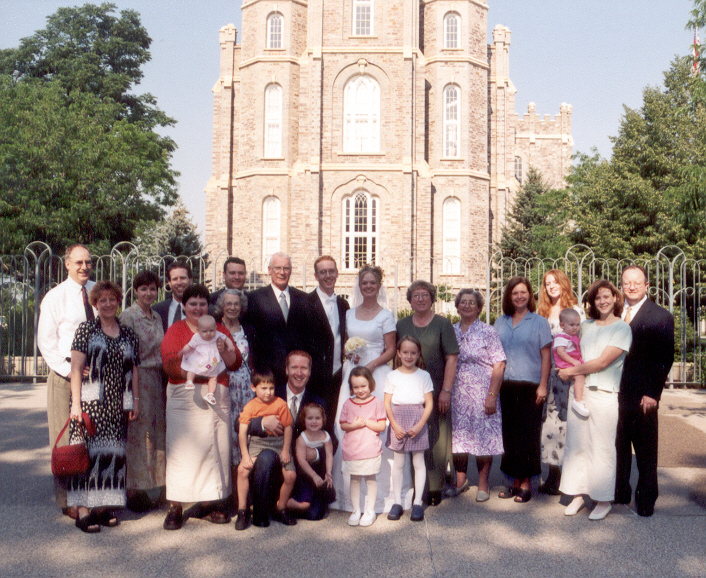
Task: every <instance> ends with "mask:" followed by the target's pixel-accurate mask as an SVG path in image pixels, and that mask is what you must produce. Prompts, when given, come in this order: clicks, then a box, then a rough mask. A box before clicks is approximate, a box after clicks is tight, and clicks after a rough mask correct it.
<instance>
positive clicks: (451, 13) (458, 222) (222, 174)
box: [206, 0, 573, 287]
mask: <svg viewBox="0 0 706 578" xmlns="http://www.w3.org/2000/svg"><path fill="white" fill-rule="evenodd" d="M487 13H488V5H487V4H486V3H485V1H484V0H386V1H385V2H384V3H383V2H376V0H244V1H243V5H242V26H243V31H242V40H241V42H240V44H239V43H238V33H237V31H236V29H235V27H234V26H233V25H232V24H231V25H228V26H224V27H223V28H222V29H221V30H220V32H219V35H220V47H221V50H220V77H219V78H218V80H217V82H216V84H215V86H214V88H213V92H214V124H213V174H212V177H211V179H210V180H209V182H208V184H207V186H206V243H207V245H208V246H209V248H210V251H211V254H212V255H214V254H216V255H218V254H219V253H220V255H222V256H223V258H225V256H226V255H227V254H231V255H237V256H240V257H242V258H244V259H245V260H246V261H247V262H248V263H249V267H248V269H249V270H252V271H253V272H255V273H258V272H263V271H266V262H267V259H268V258H269V256H270V255H271V254H272V253H274V252H275V251H284V252H286V253H289V254H291V255H292V257H293V260H294V273H293V275H294V276H293V281H294V282H295V283H296V284H299V285H301V284H302V275H303V270H304V268H306V275H307V276H308V279H306V281H308V283H306V284H308V285H309V287H311V285H312V281H313V279H312V272H313V271H312V267H311V264H312V263H313V260H314V259H315V258H316V256H318V255H320V254H331V255H333V256H334V257H335V258H336V259H337V261H338V267H339V271H340V272H341V273H342V275H343V277H342V279H341V281H342V282H343V283H344V284H345V283H346V279H347V280H348V282H351V281H352V279H353V273H355V272H356V271H357V269H358V268H359V267H360V266H361V265H362V264H364V263H369V262H375V263H377V264H380V265H382V266H383V268H384V269H385V270H386V271H387V274H388V279H389V278H390V273H391V272H392V270H393V269H394V271H395V276H396V278H397V283H398V284H399V285H405V284H406V283H407V282H408V281H409V280H410V279H413V278H424V279H427V280H431V281H432V282H433V283H437V284H441V283H443V284H449V285H451V286H458V283H461V282H462V281H467V280H469V279H470V278H472V277H473V276H474V275H473V273H472V271H471V269H472V262H473V260H474V259H477V258H478V257H479V256H480V257H481V258H482V257H483V256H485V255H487V253H488V251H489V248H490V246H491V245H492V243H494V242H497V241H498V239H499V236H500V234H501V230H502V226H503V224H504V222H505V216H506V213H507V211H508V209H509V205H510V204H511V202H512V200H513V196H514V194H515V193H516V192H517V190H518V188H519V186H520V184H521V182H522V178H523V175H524V174H526V172H527V169H528V167H529V166H535V167H537V168H538V169H539V170H540V171H541V172H542V174H543V175H544V177H545V179H546V180H547V181H548V182H549V183H550V184H551V185H552V186H554V187H563V186H564V176H565V174H566V172H567V169H568V167H569V165H570V158H571V154H572V146H573V140H572V137H571V106H569V105H566V104H562V105H561V107H560V112H559V114H557V115H556V116H555V117H554V119H552V118H550V116H549V115H545V116H544V117H543V118H542V117H540V116H538V115H537V114H536V112H535V106H534V104H530V105H529V107H528V111H527V113H526V114H524V115H523V116H521V117H519V116H518V115H517V114H516V113H515V92H516V90H515V87H514V86H513V84H512V81H511V80H510V76H509V49H510V30H509V29H507V28H506V27H504V26H496V27H495V29H494V30H493V38H492V42H491V43H490V44H488V39H487V32H486V31H487ZM213 247H216V248H217V249H216V250H215V251H214V250H213ZM221 262H222V260H221ZM389 280H390V281H391V279H389Z"/></svg>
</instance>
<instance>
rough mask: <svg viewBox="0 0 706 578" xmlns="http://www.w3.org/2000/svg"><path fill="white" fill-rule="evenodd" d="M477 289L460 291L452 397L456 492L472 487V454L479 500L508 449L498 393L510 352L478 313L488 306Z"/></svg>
mask: <svg viewBox="0 0 706 578" xmlns="http://www.w3.org/2000/svg"><path fill="white" fill-rule="evenodd" d="M483 303H484V300H483V296H482V295H481V294H480V293H479V292H478V291H472V290H470V289H462V290H461V291H460V292H459V293H458V295H456V309H457V310H458V312H459V314H460V315H461V321H460V322H459V323H456V325H454V331H455V332H456V339H457V340H458V346H459V350H460V353H459V356H458V364H457V365H456V381H455V382H454V387H453V394H452V397H451V440H452V451H453V455H454V469H455V470H456V491H455V493H456V494H459V493H461V492H463V491H464V490H465V489H467V488H468V480H467V479H466V472H467V470H468V454H471V455H474V456H476V465H477V466H478V492H477V494H476V501H478V502H485V501H486V500H488V498H489V497H490V493H489V487H488V475H489V474H490V467H491V465H492V463H493V456H494V455H499V454H502V453H503V435H502V416H501V413H500V404H499V403H498V392H499V391H500V384H501V383H502V379H503V371H504V370H505V351H504V350H503V346H502V344H501V343H500V338H499V337H498V332H497V331H496V330H495V328H493V327H491V326H490V325H488V324H486V323H483V322H482V321H481V320H480V319H478V316H479V315H480V312H481V311H482V310H483Z"/></svg>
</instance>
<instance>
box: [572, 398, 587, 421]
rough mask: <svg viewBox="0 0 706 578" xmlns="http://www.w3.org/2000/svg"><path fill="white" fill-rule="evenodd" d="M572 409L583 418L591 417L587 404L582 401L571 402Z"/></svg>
mask: <svg viewBox="0 0 706 578" xmlns="http://www.w3.org/2000/svg"><path fill="white" fill-rule="evenodd" d="M571 409H573V410H574V411H575V412H576V413H577V414H579V415H580V416H581V417H588V416H589V415H591V412H590V411H588V408H587V407H586V404H585V403H583V402H582V401H576V400H573V401H572V402H571Z"/></svg>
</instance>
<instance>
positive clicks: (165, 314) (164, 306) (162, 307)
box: [152, 297, 183, 335]
mask: <svg viewBox="0 0 706 578" xmlns="http://www.w3.org/2000/svg"><path fill="white" fill-rule="evenodd" d="M173 300H174V299H173V298H172V297H168V298H167V299H165V300H164V301H160V302H159V303H155V304H154V305H153V306H152V309H154V311H156V312H157V313H159V316H160V317H161V318H162V327H163V328H164V333H165V335H166V333H167V329H168V328H169V307H171V305H172V301H173ZM182 319H183V318H182Z"/></svg>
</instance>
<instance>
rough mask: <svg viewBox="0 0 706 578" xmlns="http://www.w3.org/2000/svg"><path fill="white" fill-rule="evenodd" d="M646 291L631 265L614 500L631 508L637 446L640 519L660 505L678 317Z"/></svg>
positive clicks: (626, 273) (626, 282)
mask: <svg viewBox="0 0 706 578" xmlns="http://www.w3.org/2000/svg"><path fill="white" fill-rule="evenodd" d="M647 287H648V283H647V274H646V273H645V270H644V269H643V268H642V267H639V266H637V265H631V266H630V267H626V268H625V269H624V270H623V275H622V288H623V293H624V294H625V309H624V310H623V320H624V321H625V322H626V323H629V324H630V329H632V346H631V347H630V351H629V352H628V355H627V357H626V358H625V364H624V366H623V375H622V378H621V380H620V391H619V392H618V431H617V435H616V439H615V446H616V449H617V453H618V463H617V479H616V484H615V502H616V503H618V504H629V503H630V500H631V498H632V488H631V487H630V469H631V466H632V451H631V449H632V448H635V459H636V462H637V470H638V481H637V488H636V489H635V508H636V510H637V513H638V514H639V515H640V516H651V515H652V514H653V513H654V508H655V502H656V501H657V495H658V489H657V409H658V407H659V400H660V397H661V396H662V389H663V388H664V382H665V381H666V379H667V375H668V374H669V370H670V369H671V367H672V363H673V362H674V318H673V317H672V315H671V314H670V313H669V311H667V310H666V309H664V308H662V307H660V306H659V305H656V304H655V303H653V302H652V301H650V300H649V299H648V298H647Z"/></svg>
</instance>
